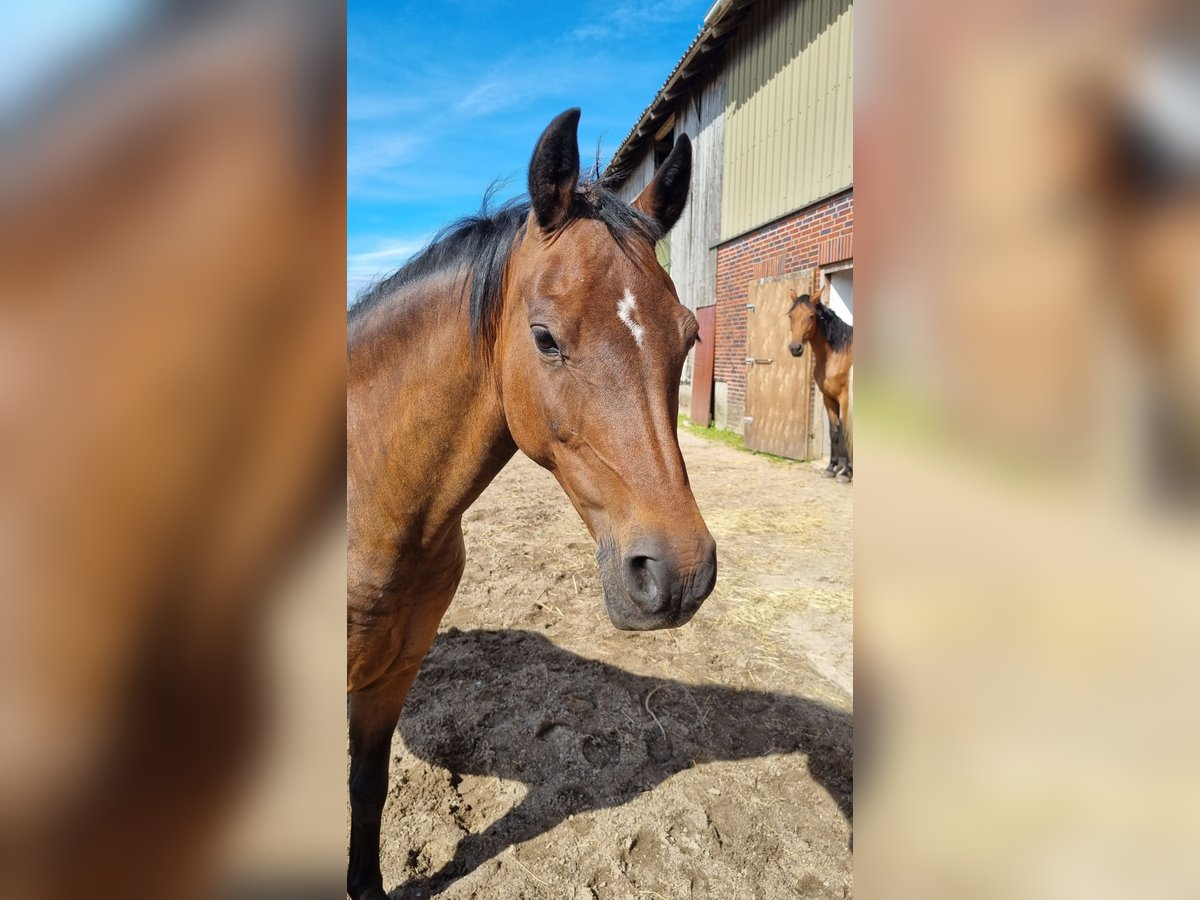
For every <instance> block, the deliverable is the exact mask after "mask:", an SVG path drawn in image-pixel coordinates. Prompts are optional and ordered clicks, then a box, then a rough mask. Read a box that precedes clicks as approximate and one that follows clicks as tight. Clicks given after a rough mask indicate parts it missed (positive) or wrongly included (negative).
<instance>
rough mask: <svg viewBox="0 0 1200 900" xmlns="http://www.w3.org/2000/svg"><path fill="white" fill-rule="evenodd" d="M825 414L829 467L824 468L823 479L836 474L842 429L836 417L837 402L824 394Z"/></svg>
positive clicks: (838, 418)
mask: <svg viewBox="0 0 1200 900" xmlns="http://www.w3.org/2000/svg"><path fill="white" fill-rule="evenodd" d="M821 398H822V399H823V400H824V401H825V414H826V415H827V416H828V417H829V465H828V466H826V467H825V477H826V478H832V477H833V476H834V475H836V474H837V472H838V461H839V456H840V455H841V444H842V427H841V419H840V417H839V416H838V408H837V400H836V399H835V398H833V397H829V396H827V395H825V394H822V395H821Z"/></svg>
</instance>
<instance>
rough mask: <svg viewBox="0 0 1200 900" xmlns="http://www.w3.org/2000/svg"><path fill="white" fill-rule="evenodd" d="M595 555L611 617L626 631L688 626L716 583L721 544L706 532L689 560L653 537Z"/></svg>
mask: <svg viewBox="0 0 1200 900" xmlns="http://www.w3.org/2000/svg"><path fill="white" fill-rule="evenodd" d="M596 556H597V562H598V563H599V564H600V573H601V578H602V581H603V583H604V603H605V606H606V607H607V608H608V617H609V619H610V620H611V621H612V623H613V625H614V626H616V627H617V628H619V629H621V630H622V631H651V630H654V629H657V628H677V627H679V626H680V625H685V624H687V622H689V621H690V620H691V618H692V616H694V615H695V614H696V610H698V609H699V608H700V604H702V603H703V602H704V599H705V598H706V597H707V596H708V595H709V594H710V593H712V589H713V586H714V585H715V584H716V581H717V545H716V542H715V541H713V539H712V536H711V535H709V534H707V533H705V534H704V535H703V537H702V538H700V539H699V540H698V541H697V547H696V550H695V552H694V553H689V554H688V557H689V558H688V559H687V560H683V559H681V558H680V556H679V555H678V554H676V553H675V552H674V551H673V550H672V549H671V547H670V545H668V544H667V543H666V542H665V541H662V540H657V539H653V538H651V539H641V540H638V541H635V542H633V543H632V544H631V545H630V546H629V547H628V548H627V549H625V550H624V551H623V552H618V551H616V550H615V549H613V548H605V547H601V549H600V550H598V551H597V554H596Z"/></svg>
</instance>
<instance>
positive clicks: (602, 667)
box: [390, 628, 853, 900]
mask: <svg viewBox="0 0 1200 900" xmlns="http://www.w3.org/2000/svg"><path fill="white" fill-rule="evenodd" d="M647 698H649V702H648V703H647ZM647 705H648V706H649V709H650V710H652V711H653V715H650V714H648V713H647ZM655 720H657V721H655ZM398 727H399V731H400V733H401V735H402V736H403V738H404V742H405V744H406V745H407V747H408V750H409V751H410V752H411V753H412V754H414V755H415V756H416V757H418V758H419V759H422V760H425V761H427V762H429V763H432V764H434V765H437V766H442V767H444V768H446V769H448V770H449V771H450V772H451V785H452V786H453V787H455V788H456V789H457V786H458V784H460V783H461V776H462V775H464V774H467V775H491V776H497V777H499V778H504V779H509V780H515V781H520V782H523V783H524V784H526V785H527V786H528V792H527V794H526V796H525V798H524V799H523V800H521V802H520V803H519V804H518V805H517V806H516V807H514V808H513V809H511V810H509V811H508V812H507V813H505V814H504V815H503V816H501V817H500V819H499V820H497V821H495V822H494V823H493V824H491V825H490V826H488V827H487V828H486V829H485V830H484V831H482V832H480V833H477V834H476V833H467V834H464V835H463V837H462V838H461V840H460V841H459V843H458V846H457V848H456V851H455V853H454V857H453V859H451V860H450V862H448V863H446V864H445V865H444V866H443V867H442V868H441V869H440V870H438V871H437V872H434V873H432V874H429V875H428V876H426V877H417V878H413V879H412V880H410V881H409V882H407V883H406V884H404V885H401V886H400V887H398V888H396V889H394V890H393V891H392V892H391V894H390V896H391V897H392V898H393V900H401V898H406V900H415V898H425V897H429V896H432V895H436V894H437V893H439V892H440V891H442V890H444V889H445V888H446V887H448V886H449V885H450V884H451V883H453V882H454V881H456V880H458V879H459V878H462V877H464V876H465V875H468V874H469V873H471V872H473V871H474V870H475V869H477V868H478V867H479V866H480V865H482V864H483V863H485V862H487V861H488V860H490V859H492V858H493V857H495V856H496V855H498V854H499V853H500V852H502V851H503V850H504V849H505V848H507V847H508V846H509V845H511V844H519V843H521V842H523V841H527V840H530V839H531V838H534V837H537V836H538V835H540V834H543V833H545V832H547V831H549V830H551V829H552V828H554V827H555V826H556V825H558V824H559V823H560V822H562V821H563V820H565V819H566V818H567V817H568V816H572V815H578V814H580V813H586V812H589V811H592V810H597V809H604V808H608V807H615V806H620V805H622V804H625V803H627V802H629V801H630V800H632V799H634V798H635V797H637V796H638V795H639V794H641V793H644V792H645V791H647V790H650V789H651V788H654V787H655V786H657V785H659V784H661V783H662V782H663V781H665V780H666V779H667V778H669V777H670V776H672V775H674V774H676V773H678V772H681V771H683V770H684V769H688V768H691V767H693V766H694V765H696V764H699V763H705V762H714V761H720V760H743V759H753V758H757V757H762V756H767V755H770V754H779V753H803V754H806V755H807V757H808V759H807V763H808V770H809V772H810V774H811V775H812V777H813V780H814V781H815V782H816V783H818V784H819V785H821V787H823V788H824V790H825V791H827V792H828V794H829V796H830V797H831V798H832V799H833V800H834V802H835V803H836V804H837V806H838V808H839V809H840V810H841V813H842V815H844V816H845V817H846V820H847V821H848V822H850V823H851V824H852V823H853V818H852V815H853V814H852V787H853V782H852V777H853V774H852V773H853V726H852V721H851V717H850V715H849V714H848V713H846V712H844V711H842V710H839V709H836V708H834V707H830V706H827V705H826V704H823V703H819V702H817V701H814V700H807V699H803V698H799V697H794V696H789V695H787V694H779V693H771V692H763V691H755V690H739V689H735V688H729V687H719V686H714V685H692V684H685V683H683V682H680V681H674V680H670V679H661V678H646V677H643V676H640V675H634V674H632V673H630V672H626V671H624V670H622V669H619V668H616V667H615V666H611V665H608V664H606V663H602V662H596V661H595V660H590V659H586V658H584V657H582V656H578V655H576V654H574V653H571V652H570V651H567V650H563V649H562V648H560V647H557V646H555V645H554V644H552V643H551V642H550V641H549V640H547V639H546V638H545V637H544V636H543V635H542V634H539V633H537V632H532V631H485V630H474V631H459V630H458V629H453V628H452V629H450V630H448V631H446V632H444V633H442V634H440V635H439V636H438V639H437V641H436V642H435V643H434V645H433V648H432V649H431V650H430V652H429V655H428V656H427V657H426V660H425V663H424V665H423V666H422V669H421V673H420V675H419V676H418V678H417V681H416V684H415V685H414V686H413V690H412V693H411V694H410V695H409V698H408V702H407V705H406V706H405V710H404V714H403V715H402V716H401V718H400V724H399V726H398Z"/></svg>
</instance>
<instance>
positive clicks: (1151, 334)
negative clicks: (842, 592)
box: [855, 0, 1200, 900]
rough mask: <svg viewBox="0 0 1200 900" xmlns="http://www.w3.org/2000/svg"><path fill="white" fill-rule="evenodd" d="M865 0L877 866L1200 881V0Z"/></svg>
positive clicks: (1135, 881) (867, 498) (1094, 883)
mask: <svg viewBox="0 0 1200 900" xmlns="http://www.w3.org/2000/svg"><path fill="white" fill-rule="evenodd" d="M1198 11H1200V10H1198V7H1197V4H1195V3H1170V4H1168V3H1131V2H1085V3H1075V4H1058V5H1054V4H1044V3H1031V2H1023V3H1016V4H1012V3H1005V4H1000V3H987V4H956V3H947V2H937V0H923V2H919V3H917V4H915V5H914V4H901V5H897V4H885V3H880V2H878V0H868V2H866V3H863V4H859V10H858V12H859V14H860V15H861V21H862V23H863V26H862V28H861V29H860V31H859V42H858V45H857V46H856V59H857V60H858V63H857V65H858V68H857V70H856V80H857V82H858V84H857V86H856V122H855V124H856V130H855V141H856V146H857V148H858V153H857V157H856V173H857V184H856V195H857V196H856V206H857V208H858V219H859V223H858V224H859V230H860V234H859V235H858V242H857V246H858V254H857V255H858V257H859V259H860V261H861V262H860V265H859V272H858V275H857V279H856V280H858V282H859V284H860V285H862V287H860V288H859V289H858V290H859V296H860V297H861V298H862V299H861V301H860V306H859V309H858V310H856V313H857V314H858V315H859V316H860V317H861V320H862V322H863V323H864V325H863V327H862V328H861V329H859V332H860V333H859V335H858V337H859V338H860V339H861V340H860V348H859V352H858V353H857V354H856V356H858V358H859V360H860V366H861V368H862V370H863V371H862V373H861V375H860V379H859V386H860V390H859V397H858V410H859V418H860V421H859V423H858V429H857V430H858V443H859V447H860V450H859V454H858V456H859V459H858V463H859V465H858V466H856V475H857V478H856V487H855V491H856V495H857V496H856V501H857V502H856V508H855V521H856V587H857V590H856V598H855V599H856V615H855V629H856V648H855V658H856V691H855V694H856V697H857V699H858V705H857V713H858V721H857V734H858V740H859V746H858V748H857V749H858V752H857V759H858V762H859V766H858V772H857V775H856V781H857V788H858V790H857V793H856V803H855V806H856V808H857V810H858V819H857V823H856V824H857V826H858V827H857V835H856V838H857V839H856V846H855V849H856V854H857V856H858V867H857V879H856V887H857V889H858V891H859V892H860V894H861V896H863V897H872V898H873V897H905V898H907V897H912V898H921V900H934V898H954V900H961V898H967V897H1019V898H1024V900H1033V898H1041V897H1045V898H1050V897H1053V898H1057V900H1062V898H1087V900H1106V898H1128V897H1151V896H1153V897H1195V896H1200V867H1197V866H1196V864H1195V861H1196V854H1195V848H1196V846H1198V845H1200V804H1198V803H1197V800H1200V775H1198V774H1197V769H1196V766H1195V760H1196V758H1197V755H1196V750H1197V736H1198V735H1200V721H1198V714H1197V712H1196V704H1195V703H1194V702H1193V701H1192V698H1191V696H1190V690H1189V688H1190V686H1191V685H1192V684H1194V683H1195V679H1196V677H1197V662H1196V657H1195V650H1194V648H1195V635H1196V633H1197V629H1196V626H1197V624H1200V623H1198V622H1197V619H1198V618H1200V610H1198V608H1197V602H1196V601H1197V598H1198V597H1200V593H1198V585H1200V579H1198V577H1197V576H1198V575H1200V571H1198V569H1200V540H1198V538H1200V527H1198V524H1200V523H1198V520H1200V28H1198V27H1197V26H1198V24H1200V15H1198Z"/></svg>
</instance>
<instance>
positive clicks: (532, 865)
mask: <svg viewBox="0 0 1200 900" xmlns="http://www.w3.org/2000/svg"><path fill="white" fill-rule="evenodd" d="M680 443H681V446H682V447H683V452H684V456H685V458H686V459H687V464H688V471H689V474H690V476H691V481H692V485H693V488H694V490H695V493H696V497H697V500H698V502H699V504H700V509H701V511H702V512H703V513H704V516H705V519H706V521H707V522H708V525H709V528H710V530H711V531H712V533H713V536H714V537H715V538H716V540H717V547H718V561H719V562H718V565H719V575H718V580H717V587H716V590H715V591H714V593H713V595H712V596H711V597H710V598H709V599H708V601H707V602H706V603H705V605H704V606H703V607H702V608H701V610H700V612H699V613H698V614H697V616H696V618H695V619H694V620H693V621H692V622H691V623H690V624H689V625H687V626H685V627H683V628H681V629H678V630H675V631H660V632H650V633H628V632H619V631H616V630H615V629H614V628H613V627H612V626H611V625H610V624H609V621H608V618H607V615H606V614H605V612H604V605H603V599H602V596H601V593H600V577H599V573H598V571H597V569H596V563H595V560H594V557H593V553H594V547H593V545H592V542H591V539H590V538H589V537H588V534H587V531H586V530H585V528H584V526H583V524H582V522H580V520H579V518H578V516H577V515H576V513H575V511H574V510H573V509H572V508H571V506H570V503H569V502H568V501H567V499H566V497H565V496H564V495H563V492H562V490H561V489H560V488H559V486H558V485H557V483H556V482H555V481H554V479H553V477H552V476H550V475H549V474H548V473H546V472H545V471H543V470H542V469H540V468H538V467H537V466H535V465H534V464H533V463H531V462H529V460H527V459H526V458H525V457H523V456H518V457H517V458H516V459H514V460H513V462H512V463H510V465H509V466H508V468H506V469H505V471H504V472H502V473H501V475H500V477H499V478H498V479H497V480H496V481H495V483H494V484H493V485H492V486H491V487H490V488H489V489H488V490H487V491H486V492H485V493H484V495H483V496H482V497H481V498H480V500H479V501H478V502H477V503H476V505H475V506H474V507H473V508H472V509H471V510H470V512H469V513H468V514H467V516H466V519H465V527H466V539H467V548H468V553H469V562H468V564H467V570H466V574H465V575H464V577H463V583H462V586H461V587H460V589H459V593H458V597H457V598H456V599H455V601H454V604H453V605H452V606H451V608H450V611H449V613H448V614H447V615H446V618H445V620H444V621H443V623H442V629H441V633H440V635H439V637H438V640H437V642H436V643H435V645H434V647H433V650H432V651H431V652H430V655H429V657H428V658H427V660H426V662H425V665H424V667H423V668H422V671H421V674H420V676H419V677H418V679H417V683H416V685H415V686H414V688H413V692H412V694H411V695H410V698H409V701H408V705H407V707H406V708H405V712H404V715H403V716H402V718H401V721H400V726H399V732H398V738H397V740H396V742H395V747H394V752H393V760H392V767H391V787H390V793H389V797H388V804H387V807H386V809H385V810H384V823H383V841H382V844H383V847H382V862H383V872H384V882H385V884H386V885H387V886H388V887H389V889H390V890H391V896H392V897H393V898H400V897H403V898H416V897H430V896H440V897H446V898H460V900H462V898H477V900H485V898H486V900H493V898H496V900H507V898H547V900H549V898H572V900H574V898H579V900H583V898H603V900H608V898H620V900H624V898H642V897H651V898H655V897H657V898H667V900H677V898H721V900H734V898H746V900H749V898H764V900H773V898H817V897H820V898H826V897H832V898H843V897H849V896H852V894H853V883H852V869H851V843H852V841H851V836H852V828H851V787H852V784H851V777H852V760H853V757H852V728H851V714H852V693H851V692H852V687H853V683H852V677H851V671H852V658H851V649H852V640H851V607H852V603H851V599H852V598H851V584H852V582H851V571H852V569H851V566H852V559H851V505H852V496H853V487H852V486H847V485H841V484H837V483H835V482H833V481H829V480H826V479H823V478H822V477H821V476H820V472H819V471H818V470H817V469H815V468H813V467H811V466H808V465H803V464H798V463H795V464H793V463H786V462H779V461H774V460H770V459H767V458H764V457H759V456H754V455H751V454H749V453H745V452H741V451H738V450H735V449H732V448H730V447H726V446H723V445H720V444H716V443H712V442H710V441H707V440H704V439H702V438H699V437H695V436H693V435H691V434H688V433H681V435H680Z"/></svg>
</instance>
